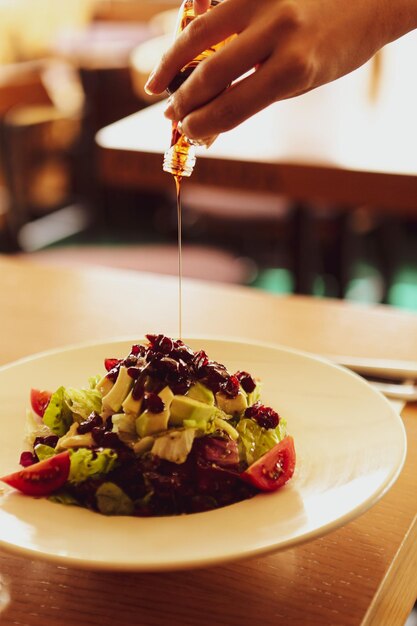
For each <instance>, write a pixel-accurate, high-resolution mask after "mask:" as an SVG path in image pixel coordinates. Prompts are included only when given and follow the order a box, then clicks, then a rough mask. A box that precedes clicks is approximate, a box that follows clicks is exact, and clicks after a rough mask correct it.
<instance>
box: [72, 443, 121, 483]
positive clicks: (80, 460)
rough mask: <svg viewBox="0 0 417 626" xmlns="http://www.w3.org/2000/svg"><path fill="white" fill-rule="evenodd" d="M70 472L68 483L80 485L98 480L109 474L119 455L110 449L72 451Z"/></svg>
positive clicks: (79, 449)
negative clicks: (91, 480) (93, 479)
mask: <svg viewBox="0 0 417 626" xmlns="http://www.w3.org/2000/svg"><path fill="white" fill-rule="evenodd" d="M70 460H71V465H70V472H69V476H68V482H70V483H73V484H75V485H78V484H79V483H83V482H84V481H86V480H87V479H88V478H98V477H99V476H103V475H104V474H108V473H109V472H111V470H112V469H113V468H114V466H115V463H116V461H117V453H116V452H115V451H114V450H111V449H110V448H103V450H95V451H94V453H93V451H92V450H90V449H89V448H78V450H70Z"/></svg>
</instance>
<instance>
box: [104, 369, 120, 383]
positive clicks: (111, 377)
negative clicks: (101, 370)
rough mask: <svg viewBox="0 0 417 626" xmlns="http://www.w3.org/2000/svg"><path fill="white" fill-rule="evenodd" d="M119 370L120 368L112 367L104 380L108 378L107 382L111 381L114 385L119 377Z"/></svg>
mask: <svg viewBox="0 0 417 626" xmlns="http://www.w3.org/2000/svg"><path fill="white" fill-rule="evenodd" d="M119 369H120V366H116V367H113V369H111V370H110V371H109V372H108V373H107V374H106V378H108V379H109V380H111V381H112V383H115V382H116V380H117V377H118V375H119Z"/></svg>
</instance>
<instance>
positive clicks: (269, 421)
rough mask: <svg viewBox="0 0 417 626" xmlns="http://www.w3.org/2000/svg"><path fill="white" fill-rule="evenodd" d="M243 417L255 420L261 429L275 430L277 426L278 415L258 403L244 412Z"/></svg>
mask: <svg viewBox="0 0 417 626" xmlns="http://www.w3.org/2000/svg"><path fill="white" fill-rule="evenodd" d="M245 417H249V418H250V419H253V420H255V422H257V423H258V424H259V426H261V427H262V428H276V427H277V426H278V424H279V419H280V418H279V415H278V413H277V412H276V411H274V409H271V408H270V407H268V406H265V405H264V404H261V403H260V402H255V404H253V405H252V406H250V407H248V408H247V409H246V411H245Z"/></svg>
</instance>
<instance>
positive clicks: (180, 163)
mask: <svg viewBox="0 0 417 626" xmlns="http://www.w3.org/2000/svg"><path fill="white" fill-rule="evenodd" d="M221 1H222V0H211V2H210V7H209V10H210V9H212V8H214V7H215V6H217V5H218V4H220V2H221ZM195 18H196V15H195V13H194V3H193V0H184V2H183V3H182V5H181V8H180V10H179V14H178V22H177V28H176V37H178V35H180V34H181V33H182V31H183V30H184V29H185V28H187V26H188V25H189V24H190V23H191V22H192V21H193V20H194V19H195ZM225 43H226V42H225V41H222V42H220V43H218V44H215V45H214V46H211V47H210V48H208V49H207V50H204V52H202V53H201V54H199V55H198V56H197V57H195V58H194V59H193V60H192V61H190V62H189V63H188V64H187V65H186V66H185V67H183V68H182V70H181V71H180V72H178V74H177V75H176V76H175V78H174V79H173V80H172V81H171V83H170V84H169V86H168V89H167V91H168V93H169V94H170V95H171V94H173V93H174V92H175V91H176V90H177V89H178V88H179V87H180V86H181V85H182V84H183V82H184V81H185V80H187V78H188V77H189V76H190V75H191V74H192V73H193V71H194V70H195V69H196V67H198V65H199V64H200V63H201V62H202V61H204V59H206V58H207V57H209V56H210V55H212V54H213V53H214V52H216V50H218V49H219V48H221V47H222V46H224V44H225ZM214 139H215V138H210V139H208V140H207V141H205V142H203V143H202V145H206V146H208V145H210V144H211V143H212V141H214ZM195 145H198V144H196V143H195V142H193V141H191V140H190V139H187V137H185V135H183V133H182V131H181V124H178V122H173V123H172V136H171V145H170V148H169V149H168V150H167V151H166V152H165V157H164V164H163V169H164V171H165V172H169V173H170V174H173V175H174V176H175V177H178V178H180V179H181V178H182V177H183V176H191V174H192V172H193V169H194V165H195V161H196V158H195V151H194V146H195Z"/></svg>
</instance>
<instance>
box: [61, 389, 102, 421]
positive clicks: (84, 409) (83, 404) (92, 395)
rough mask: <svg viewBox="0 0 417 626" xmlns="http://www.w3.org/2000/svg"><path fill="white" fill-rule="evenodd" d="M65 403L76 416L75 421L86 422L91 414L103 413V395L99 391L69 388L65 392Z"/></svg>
mask: <svg viewBox="0 0 417 626" xmlns="http://www.w3.org/2000/svg"><path fill="white" fill-rule="evenodd" d="M64 398H65V403H66V405H67V407H68V408H69V409H70V411H71V412H72V413H73V414H74V415H73V417H74V419H75V420H76V421H77V422H79V421H81V422H82V421H84V420H86V419H87V418H88V416H89V415H91V413H93V412H96V413H101V394H100V392H99V391H97V389H73V388H72V387H67V388H66V389H65V392H64Z"/></svg>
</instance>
